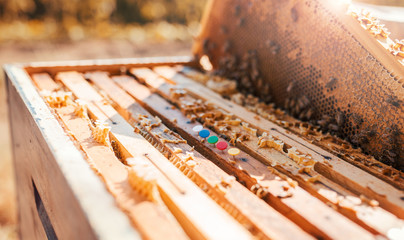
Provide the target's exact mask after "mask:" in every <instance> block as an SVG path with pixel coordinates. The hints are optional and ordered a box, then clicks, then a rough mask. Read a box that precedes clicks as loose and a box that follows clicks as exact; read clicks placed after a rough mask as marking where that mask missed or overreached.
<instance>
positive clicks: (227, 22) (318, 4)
mask: <svg viewBox="0 0 404 240" xmlns="http://www.w3.org/2000/svg"><path fill="white" fill-rule="evenodd" d="M202 24H203V28H202V31H201V33H200V35H199V36H198V37H197V39H196V43H195V45H194V49H193V51H194V54H195V56H196V57H197V58H202V57H204V56H207V57H208V58H209V60H210V62H211V64H212V66H213V68H214V73H215V74H217V75H221V76H224V77H227V78H230V79H233V80H236V81H237V83H238V84H237V85H238V88H239V91H240V92H242V93H248V94H253V95H255V96H258V97H259V98H260V99H261V100H262V101H264V102H274V103H275V104H276V105H277V106H279V107H282V108H284V109H285V110H286V111H287V112H288V113H289V114H291V115H293V116H294V117H297V118H299V119H301V120H306V121H308V122H311V123H313V124H316V125H319V126H320V127H321V129H322V131H324V132H330V133H332V134H335V135H337V136H339V137H341V138H344V139H346V140H348V141H350V142H351V143H352V144H353V145H354V146H355V147H360V148H361V149H362V150H363V152H364V153H367V154H371V155H373V156H375V157H376V158H377V159H378V160H380V161H382V162H384V163H386V164H389V165H392V166H394V167H396V168H398V169H404V147H403V145H404V135H403V131H404V118H403V116H404V114H403V112H404V108H403V98H404V66H403V65H401V64H400V62H399V61H398V60H397V59H396V58H395V57H394V56H393V55H392V54H391V53H390V52H389V51H388V50H386V49H385V48H384V47H383V46H382V45H381V44H380V43H379V42H377V41H376V39H375V38H374V36H372V35H371V34H370V33H369V32H367V31H366V30H365V29H363V28H362V27H361V26H360V24H359V23H358V22H357V20H356V19H354V18H353V17H352V16H350V15H348V14H347V6H346V5H343V4H340V3H337V2H336V1H331V0H326V1H317V0H310V1H303V0H295V1H292V0H290V1H276V0H272V1H252V0H237V1H230V0H220V1H219V0H216V1H211V2H210V4H209V6H208V11H207V14H206V15H205V16H204V19H203V21H202Z"/></svg>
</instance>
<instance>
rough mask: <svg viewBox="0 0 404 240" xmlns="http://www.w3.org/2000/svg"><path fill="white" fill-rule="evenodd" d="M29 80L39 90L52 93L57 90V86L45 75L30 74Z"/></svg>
mask: <svg viewBox="0 0 404 240" xmlns="http://www.w3.org/2000/svg"><path fill="white" fill-rule="evenodd" d="M31 78H32V80H33V81H34V83H35V85H36V86H37V87H38V88H39V89H40V90H48V91H51V92H53V91H57V90H58V89H59V85H58V84H57V83H55V81H53V79H52V78H51V76H49V74H47V73H36V74H32V76H31Z"/></svg>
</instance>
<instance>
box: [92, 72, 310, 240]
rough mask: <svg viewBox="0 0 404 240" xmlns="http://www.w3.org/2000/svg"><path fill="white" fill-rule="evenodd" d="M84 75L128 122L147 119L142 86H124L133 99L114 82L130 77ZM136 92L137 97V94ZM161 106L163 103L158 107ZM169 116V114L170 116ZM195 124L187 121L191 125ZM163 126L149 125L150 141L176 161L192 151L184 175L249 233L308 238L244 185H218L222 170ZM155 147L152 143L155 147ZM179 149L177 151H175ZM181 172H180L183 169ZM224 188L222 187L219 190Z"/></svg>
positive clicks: (232, 183) (145, 92)
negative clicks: (190, 159)
mask: <svg viewBox="0 0 404 240" xmlns="http://www.w3.org/2000/svg"><path fill="white" fill-rule="evenodd" d="M86 76H88V78H89V79H90V80H91V81H92V82H93V83H94V84H95V85H96V86H97V87H98V88H99V89H100V90H101V91H102V92H104V93H105V94H106V95H107V96H108V97H109V98H110V99H111V100H112V101H113V103H114V105H115V106H116V108H117V109H118V111H119V113H120V114H121V115H122V116H126V118H127V119H128V121H129V122H131V123H132V125H135V124H136V123H139V121H140V119H139V114H141V115H144V116H149V117H150V119H152V118H153V115H152V114H150V113H149V112H147V111H146V110H145V109H144V108H143V107H142V106H141V105H140V104H141V103H142V101H141V100H140V99H139V98H142V99H145V98H147V97H148V96H150V92H149V91H147V89H145V87H144V86H142V85H135V88H127V90H128V92H132V93H133V92H134V91H136V90H138V91H136V92H137V93H138V94H136V100H137V101H138V102H136V101H135V100H134V98H132V97H131V96H130V95H129V94H128V93H126V92H125V90H123V89H121V88H120V87H118V85H117V84H115V83H114V81H116V82H120V83H121V84H122V85H125V83H129V84H130V83H134V84H135V81H134V79H133V78H132V77H130V76H125V75H122V76H114V77H113V79H111V78H109V76H108V73H106V72H92V73H89V74H86ZM139 95H140V96H139ZM162 107H163V106H162ZM170 115H171V117H170ZM165 117H166V118H168V119H171V118H173V117H174V115H172V114H171V113H170V112H169V113H167V114H166V115H165ZM194 125H195V124H187V126H188V128H191V127H192V126H194ZM166 129H169V128H167V127H166V126H164V125H163V124H160V125H158V126H155V127H153V128H152V129H151V130H144V131H148V132H149V134H150V135H151V137H154V139H153V141H154V142H159V143H160V145H163V146H166V151H169V152H170V154H171V156H169V158H170V157H173V156H177V157H178V158H180V159H181V160H180V161H183V162H184V163H185V162H186V158H187V154H186V153H187V152H188V153H191V152H192V153H193V160H194V161H195V162H196V163H197V165H196V166H194V167H192V168H187V169H186V170H184V171H185V172H187V173H186V175H188V176H189V177H190V178H191V179H193V180H194V182H195V183H196V184H198V186H199V187H201V188H202V189H204V188H205V189H206V190H205V192H207V193H208V194H209V195H210V196H211V197H212V198H213V199H216V201H217V203H218V204H219V205H221V206H222V207H223V208H224V209H225V210H227V211H228V212H229V213H231V214H232V216H233V217H234V218H235V219H237V220H238V221H239V222H240V223H242V224H243V225H247V226H250V227H249V229H250V231H251V232H252V233H256V234H257V235H258V236H260V237H261V238H270V239H281V238H282V239H283V238H290V239H292V238H293V239H294V238H296V239H306V238H310V237H309V236H308V235H307V234H305V233H304V232H303V231H301V230H300V229H299V228H298V227H296V226H295V225H294V224H293V223H292V222H290V221H288V220H287V219H285V217H283V216H282V215H281V214H280V213H278V212H277V211H276V210H275V209H273V208H271V207H270V206H268V205H267V204H265V203H264V202H263V201H262V200H260V199H259V198H257V197H256V196H255V195H254V194H252V193H251V192H249V191H248V190H247V189H246V188H245V187H244V186H242V185H241V184H239V183H238V182H237V181H231V182H229V183H228V186H226V187H224V186H222V183H223V181H226V179H229V176H230V175H228V174H226V173H225V172H224V171H223V170H222V169H220V168H218V167H217V166H215V165H214V164H213V163H212V161H215V160H212V159H207V158H205V157H204V156H203V155H201V154H200V153H198V152H196V151H193V147H191V146H190V145H188V144H187V143H164V142H163V140H162V138H160V137H158V136H162V137H163V139H168V140H177V139H178V137H175V136H172V135H170V134H169V133H166V132H167V131H165V130H166ZM155 147H156V146H155ZM178 149H181V152H180V153H176V152H175V151H176V150H178ZM179 168H180V169H183V168H185V167H184V166H183V165H182V164H180V165H179ZM184 171H183V172H184ZM223 188H224V189H223Z"/></svg>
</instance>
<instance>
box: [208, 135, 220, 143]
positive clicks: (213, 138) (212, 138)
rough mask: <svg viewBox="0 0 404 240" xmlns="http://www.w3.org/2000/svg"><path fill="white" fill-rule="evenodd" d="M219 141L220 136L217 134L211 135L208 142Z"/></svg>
mask: <svg viewBox="0 0 404 240" xmlns="http://www.w3.org/2000/svg"><path fill="white" fill-rule="evenodd" d="M217 141H219V138H218V137H217V136H210V137H209V138H208V143H210V144H215V143H217Z"/></svg>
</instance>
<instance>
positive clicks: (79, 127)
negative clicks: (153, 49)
mask: <svg viewBox="0 0 404 240" xmlns="http://www.w3.org/2000/svg"><path fill="white" fill-rule="evenodd" d="M32 78H33V80H34V82H35V83H36V84H37V86H41V87H42V89H47V90H49V91H55V90H57V89H58V85H57V84H56V83H55V82H54V81H53V79H52V78H51V77H50V76H49V75H47V74H41V75H40V77H38V75H34V76H33V77H32ZM40 89H41V88H40ZM55 111H56V113H57V115H58V116H59V118H60V119H61V121H62V122H63V124H64V125H65V127H66V129H67V130H68V131H69V132H70V134H72V135H73V137H74V139H75V140H76V141H78V143H79V144H80V146H81V149H82V150H83V151H84V152H85V153H86V155H87V161H88V163H89V164H90V166H91V167H92V168H93V170H94V171H95V172H96V173H97V174H98V175H99V176H100V177H101V178H102V179H103V180H104V182H105V184H106V186H107V188H108V190H109V191H110V192H111V193H112V194H113V196H114V197H115V200H116V202H117V204H118V205H119V207H120V208H122V209H123V210H124V212H126V213H127V214H128V215H129V216H130V218H131V219H132V221H133V222H134V224H135V226H136V227H137V228H138V229H139V230H140V232H141V233H142V236H143V237H145V238H147V239H161V238H165V239H188V237H187V236H186V235H185V233H184V232H183V231H182V229H181V227H180V226H179V224H178V223H177V221H176V220H175V218H174V217H173V216H172V215H171V213H170V212H169V211H168V209H167V208H166V207H165V206H158V205H156V204H154V203H152V202H149V201H147V200H146V199H145V198H144V197H142V196H140V195H138V194H137V193H136V192H135V191H134V190H133V189H132V187H131V186H130V184H129V180H128V171H127V169H126V167H125V166H124V165H123V164H122V163H121V162H120V160H119V159H118V158H117V157H116V156H115V154H114V152H112V151H111V150H110V148H109V147H107V146H105V145H103V144H100V143H98V142H96V141H95V140H94V138H93V137H92V131H91V129H90V127H89V125H88V121H87V120H86V119H85V118H81V117H78V116H76V115H75V113H74V106H72V105H69V106H66V107H61V108H55ZM154 224H158V225H159V228H158V229H156V228H155V227H154Z"/></svg>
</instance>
